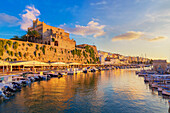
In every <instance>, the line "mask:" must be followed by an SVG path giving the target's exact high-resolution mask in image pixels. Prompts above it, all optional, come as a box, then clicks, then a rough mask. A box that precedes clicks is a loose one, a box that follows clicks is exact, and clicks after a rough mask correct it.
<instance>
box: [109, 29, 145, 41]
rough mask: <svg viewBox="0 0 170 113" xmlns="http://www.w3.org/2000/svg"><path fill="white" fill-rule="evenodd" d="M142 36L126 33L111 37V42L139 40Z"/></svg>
mask: <svg viewBox="0 0 170 113" xmlns="http://www.w3.org/2000/svg"><path fill="white" fill-rule="evenodd" d="M142 35H143V33H142V32H135V31H128V32H127V33H124V34H121V35H118V36H115V37H113V38H112V41H119V40H135V39H139V38H140V37H141V36H142Z"/></svg>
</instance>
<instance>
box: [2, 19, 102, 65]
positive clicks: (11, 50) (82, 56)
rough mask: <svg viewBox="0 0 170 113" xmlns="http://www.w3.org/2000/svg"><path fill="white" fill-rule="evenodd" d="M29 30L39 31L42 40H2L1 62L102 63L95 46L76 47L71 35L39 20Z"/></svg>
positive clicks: (30, 38) (31, 38)
mask: <svg viewBox="0 0 170 113" xmlns="http://www.w3.org/2000/svg"><path fill="white" fill-rule="evenodd" d="M28 30H30V31H33V30H36V31H38V32H39V33H40V34H41V36H40V38H34V37H29V39H28V40H27V41H17V40H8V39H0V59H1V60H5V61H30V60H36V61H42V62H65V63H69V62H76V63H85V64H92V63H98V62H99V56H98V52H97V48H96V46H94V45H87V44H82V45H76V41H74V40H73V39H70V37H69V33H66V32H65V31H64V30H63V29H61V28H57V27H53V26H49V25H47V24H45V23H44V22H40V21H39V20H38V19H36V20H34V21H33V26H32V27H30V28H28Z"/></svg>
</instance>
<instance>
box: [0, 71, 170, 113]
mask: <svg viewBox="0 0 170 113" xmlns="http://www.w3.org/2000/svg"><path fill="white" fill-rule="evenodd" d="M135 71H136V70H135V69H117V70H107V71H101V72H95V73H87V74H84V73H81V74H78V75H67V76H63V77H62V78H52V79H50V80H48V81H40V82H34V83H32V84H30V86H27V87H23V88H22V91H21V92H17V93H15V96H13V97H10V99H9V100H7V101H3V102H1V103H0V112H1V113H3V112H4V113H5V112H8V113H25V112H26V113H28V112H35V113H38V112H41V113H43V112H44V113H47V112H48V113H56V112H81V113H83V112H103V113H104V112H105V113H111V112H112V113H167V112H169V105H168V100H169V99H165V98H164V97H163V96H161V95H158V92H157V91H156V90H154V91H152V90H151V89H149V86H148V84H145V83H144V79H143V77H138V76H137V75H135Z"/></svg>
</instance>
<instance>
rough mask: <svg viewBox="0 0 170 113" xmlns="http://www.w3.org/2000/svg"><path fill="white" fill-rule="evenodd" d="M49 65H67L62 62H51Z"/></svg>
mask: <svg viewBox="0 0 170 113" xmlns="http://www.w3.org/2000/svg"><path fill="white" fill-rule="evenodd" d="M50 65H51V66H67V64H66V63H64V62H51V63H50Z"/></svg>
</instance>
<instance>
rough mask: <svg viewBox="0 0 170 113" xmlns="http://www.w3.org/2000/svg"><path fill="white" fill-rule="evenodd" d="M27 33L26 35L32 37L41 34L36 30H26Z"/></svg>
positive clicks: (37, 36) (38, 36)
mask: <svg viewBox="0 0 170 113" xmlns="http://www.w3.org/2000/svg"><path fill="white" fill-rule="evenodd" d="M27 35H28V37H34V38H40V36H41V34H40V33H39V32H38V31H36V30H33V31H30V30H28V32H27Z"/></svg>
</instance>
